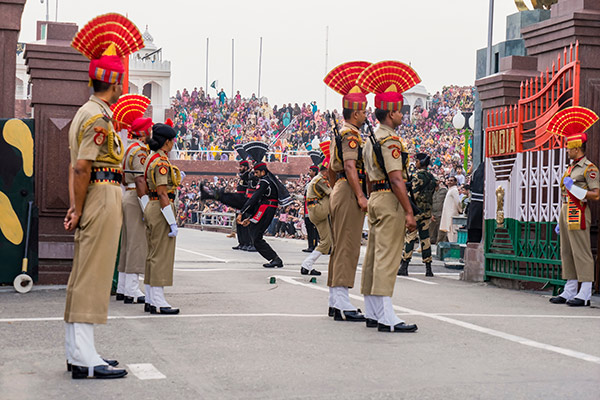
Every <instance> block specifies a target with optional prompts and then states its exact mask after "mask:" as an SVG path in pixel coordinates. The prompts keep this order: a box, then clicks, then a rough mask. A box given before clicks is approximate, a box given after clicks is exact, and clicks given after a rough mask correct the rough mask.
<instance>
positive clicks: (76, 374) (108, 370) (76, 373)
mask: <svg viewBox="0 0 600 400" xmlns="http://www.w3.org/2000/svg"><path fill="white" fill-rule="evenodd" d="M88 373H89V368H88V367H80V366H79V365H73V366H72V372H71V374H72V375H71V376H72V377H73V379H86V378H96V379H117V378H123V377H124V376H125V375H127V371H126V370H124V369H120V368H113V367H111V366H110V365H96V366H95V367H94V372H93V375H92V376H88Z"/></svg>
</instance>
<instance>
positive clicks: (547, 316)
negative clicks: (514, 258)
mask: <svg viewBox="0 0 600 400" xmlns="http://www.w3.org/2000/svg"><path fill="white" fill-rule="evenodd" d="M433 315H443V316H445V317H485V318H560V319H562V318H567V319H600V315H556V314H468V313H448V314H446V313H435V314H433Z"/></svg>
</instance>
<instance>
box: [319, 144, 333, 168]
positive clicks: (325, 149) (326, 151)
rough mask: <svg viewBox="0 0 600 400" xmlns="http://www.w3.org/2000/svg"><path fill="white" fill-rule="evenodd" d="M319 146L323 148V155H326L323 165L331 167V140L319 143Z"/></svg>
mask: <svg viewBox="0 0 600 400" xmlns="http://www.w3.org/2000/svg"><path fill="white" fill-rule="evenodd" d="M319 147H320V148H321V151H322V152H323V155H324V156H325V159H324V160H323V162H322V163H321V165H322V166H323V167H324V168H329V161H330V157H331V153H330V151H329V149H330V147H331V140H328V141H326V142H321V143H319Z"/></svg>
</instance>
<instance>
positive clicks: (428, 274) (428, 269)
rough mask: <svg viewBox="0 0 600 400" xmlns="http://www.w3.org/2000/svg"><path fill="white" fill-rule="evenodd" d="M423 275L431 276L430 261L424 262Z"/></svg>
mask: <svg viewBox="0 0 600 400" xmlns="http://www.w3.org/2000/svg"><path fill="white" fill-rule="evenodd" d="M425 276H433V272H432V271H431V263H430V262H428V263H425Z"/></svg>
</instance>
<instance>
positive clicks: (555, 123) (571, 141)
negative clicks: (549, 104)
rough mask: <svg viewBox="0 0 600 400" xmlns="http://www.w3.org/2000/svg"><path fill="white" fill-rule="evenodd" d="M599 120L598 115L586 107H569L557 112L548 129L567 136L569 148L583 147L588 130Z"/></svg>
mask: <svg viewBox="0 0 600 400" xmlns="http://www.w3.org/2000/svg"><path fill="white" fill-rule="evenodd" d="M596 121H598V115H596V113H595V112H593V111H592V110H590V109H588V108H585V107H578V106H575V107H567V108H565V109H564V110H561V111H559V112H557V113H556V114H555V115H554V117H552V119H551V120H550V122H549V123H548V129H547V130H548V131H549V132H552V133H553V134H555V135H559V136H565V137H566V138H567V148H569V149H574V148H577V147H581V146H582V145H583V144H584V143H585V142H587V133H585V131H587V130H588V129H589V128H590V127H591V126H592V125H594V124H595V123H596Z"/></svg>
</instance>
